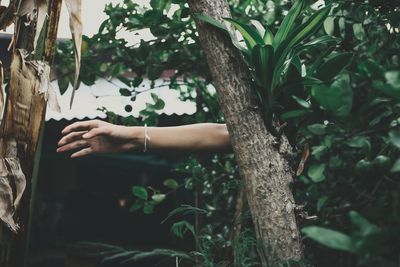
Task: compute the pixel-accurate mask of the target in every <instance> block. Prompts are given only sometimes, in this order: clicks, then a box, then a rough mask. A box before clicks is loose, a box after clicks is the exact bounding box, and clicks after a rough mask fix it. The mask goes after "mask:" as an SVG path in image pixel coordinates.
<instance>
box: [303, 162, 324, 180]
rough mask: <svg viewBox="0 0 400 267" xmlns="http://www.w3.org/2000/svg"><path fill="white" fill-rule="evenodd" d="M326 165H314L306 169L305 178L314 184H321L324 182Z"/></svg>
mask: <svg viewBox="0 0 400 267" xmlns="http://www.w3.org/2000/svg"><path fill="white" fill-rule="evenodd" d="M325 169H326V164H315V165H311V166H310V167H309V168H308V171H307V176H308V177H310V178H311V180H312V181H313V182H314V183H318V182H322V181H324V180H325V178H326V177H325Z"/></svg>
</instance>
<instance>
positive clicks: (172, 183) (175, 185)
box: [163, 179, 179, 189]
mask: <svg viewBox="0 0 400 267" xmlns="http://www.w3.org/2000/svg"><path fill="white" fill-rule="evenodd" d="M163 185H164V186H166V187H168V188H170V189H177V188H178V186H179V184H178V182H177V181H176V180H174V179H167V180H165V181H164V183H163Z"/></svg>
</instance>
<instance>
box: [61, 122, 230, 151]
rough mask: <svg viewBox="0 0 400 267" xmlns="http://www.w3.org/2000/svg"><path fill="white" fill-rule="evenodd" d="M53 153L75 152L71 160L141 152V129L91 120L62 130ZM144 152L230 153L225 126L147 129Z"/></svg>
mask: <svg viewBox="0 0 400 267" xmlns="http://www.w3.org/2000/svg"><path fill="white" fill-rule="evenodd" d="M62 134H63V137H62V138H61V140H60V141H59V142H58V146H59V147H58V149H57V152H65V151H69V150H77V152H75V153H74V154H72V155H71V157H73V158H75V157H82V156H86V155H89V154H93V153H119V152H126V151H141V150H143V149H144V142H145V130H144V127H142V126H132V127H128V126H120V125H114V124H111V123H107V122H103V121H99V120H91V121H84V122H76V123H73V124H71V125H69V126H67V127H66V128H65V129H64V130H62ZM147 135H148V137H149V138H148V139H147V150H148V151H182V152H227V151H230V150H231V144H230V139H229V134H228V130H227V128H226V125H225V124H216V123H198V124H191V125H185V126H175V127H147Z"/></svg>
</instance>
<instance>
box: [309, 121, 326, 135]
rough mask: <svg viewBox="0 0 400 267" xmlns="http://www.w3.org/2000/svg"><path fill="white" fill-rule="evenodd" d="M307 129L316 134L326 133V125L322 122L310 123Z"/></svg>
mask: <svg viewBox="0 0 400 267" xmlns="http://www.w3.org/2000/svg"><path fill="white" fill-rule="evenodd" d="M307 129H308V130H309V131H310V132H311V133H312V134H315V135H324V134H325V133H326V125H324V124H320V123H315V124H311V125H308V126H307Z"/></svg>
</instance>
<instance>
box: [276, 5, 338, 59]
mask: <svg viewBox="0 0 400 267" xmlns="http://www.w3.org/2000/svg"><path fill="white" fill-rule="evenodd" d="M330 9H331V7H330V6H327V7H324V8H321V9H320V10H318V11H317V12H315V13H314V14H313V15H312V16H311V17H310V18H309V19H308V20H307V21H306V22H304V23H303V24H301V25H300V26H298V27H297V28H295V29H294V30H293V32H291V33H290V35H289V36H288V37H287V38H286V40H285V41H284V42H282V43H280V44H279V45H278V46H277V47H275V50H276V55H277V58H279V60H280V62H283V61H285V59H286V57H287V55H288V54H289V51H291V50H292V49H293V48H294V46H296V45H297V44H299V43H300V42H301V41H303V40H306V39H307V38H309V37H310V36H311V35H312V34H314V33H315V32H316V31H317V30H318V29H319V28H320V27H321V25H322V23H323V21H324V20H325V18H326V16H327V15H328V14H329V11H330ZM274 40H276V36H275V39H274Z"/></svg>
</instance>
